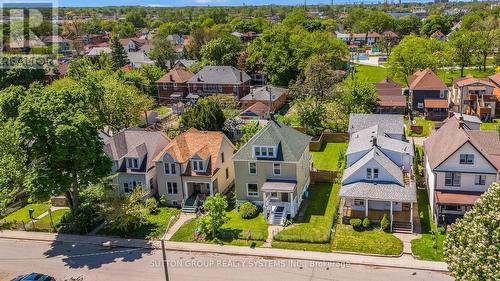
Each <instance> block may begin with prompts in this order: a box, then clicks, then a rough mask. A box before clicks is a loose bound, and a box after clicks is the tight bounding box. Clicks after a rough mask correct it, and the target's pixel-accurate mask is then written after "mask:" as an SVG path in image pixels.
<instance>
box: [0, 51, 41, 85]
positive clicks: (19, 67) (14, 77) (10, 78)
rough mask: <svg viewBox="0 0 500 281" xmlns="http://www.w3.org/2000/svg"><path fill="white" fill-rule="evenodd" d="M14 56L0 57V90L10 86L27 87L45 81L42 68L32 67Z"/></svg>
mask: <svg viewBox="0 0 500 281" xmlns="http://www.w3.org/2000/svg"><path fill="white" fill-rule="evenodd" d="M23 61H24V60H22V59H21V58H16V56H9V57H5V56H0V89H3V88H6V87H9V86H11V85H23V86H27V85H29V84H31V83H33V82H37V81H38V82H42V81H44V79H45V70H44V68H43V67H33V66H32V65H27V64H26V63H25V62H23Z"/></svg>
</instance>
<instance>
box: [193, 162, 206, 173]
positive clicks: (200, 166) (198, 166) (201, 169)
mask: <svg viewBox="0 0 500 281" xmlns="http://www.w3.org/2000/svg"><path fill="white" fill-rule="evenodd" d="M191 165H192V168H193V171H195V172H204V171H205V169H204V167H203V161H200V160H193V161H191Z"/></svg>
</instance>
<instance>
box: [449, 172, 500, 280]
mask: <svg viewBox="0 0 500 281" xmlns="http://www.w3.org/2000/svg"><path fill="white" fill-rule="evenodd" d="M498 253H500V183H498V182H496V183H493V184H492V185H491V186H490V187H489V189H488V191H487V192H486V193H484V194H483V195H482V196H481V198H479V200H477V201H476V203H475V204H474V207H473V208H472V210H471V211H469V212H467V213H465V215H464V217H463V219H460V220H458V221H457V222H455V223H454V224H452V225H451V226H450V229H449V231H448V234H447V235H446V239H445V240H444V243H443V254H444V260H445V261H446V263H447V264H448V268H449V269H450V271H451V272H452V273H453V275H454V277H455V280H499V279H500V271H499V270H498Z"/></svg>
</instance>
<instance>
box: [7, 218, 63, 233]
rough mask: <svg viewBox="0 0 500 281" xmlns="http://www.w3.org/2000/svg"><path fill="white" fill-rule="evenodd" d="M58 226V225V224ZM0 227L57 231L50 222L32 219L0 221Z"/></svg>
mask: <svg viewBox="0 0 500 281" xmlns="http://www.w3.org/2000/svg"><path fill="white" fill-rule="evenodd" d="M58 226H60V225H58ZM0 229H8V230H23V231H43V232H57V228H56V226H54V225H53V224H52V223H51V222H41V221H37V220H33V221H0Z"/></svg>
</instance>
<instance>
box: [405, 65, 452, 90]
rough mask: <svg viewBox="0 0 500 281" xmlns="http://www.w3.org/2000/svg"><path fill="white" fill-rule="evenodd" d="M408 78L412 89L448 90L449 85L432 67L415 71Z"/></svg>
mask: <svg viewBox="0 0 500 281" xmlns="http://www.w3.org/2000/svg"><path fill="white" fill-rule="evenodd" d="M408 80H409V82H410V83H409V84H410V89H411V90H448V87H446V85H445V84H444V83H443V81H442V80H441V79H439V77H437V75H436V74H435V73H434V72H433V71H432V70H431V69H430V68H426V69H424V70H419V71H417V72H415V73H414V74H413V75H410V77H409V79H408Z"/></svg>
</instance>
